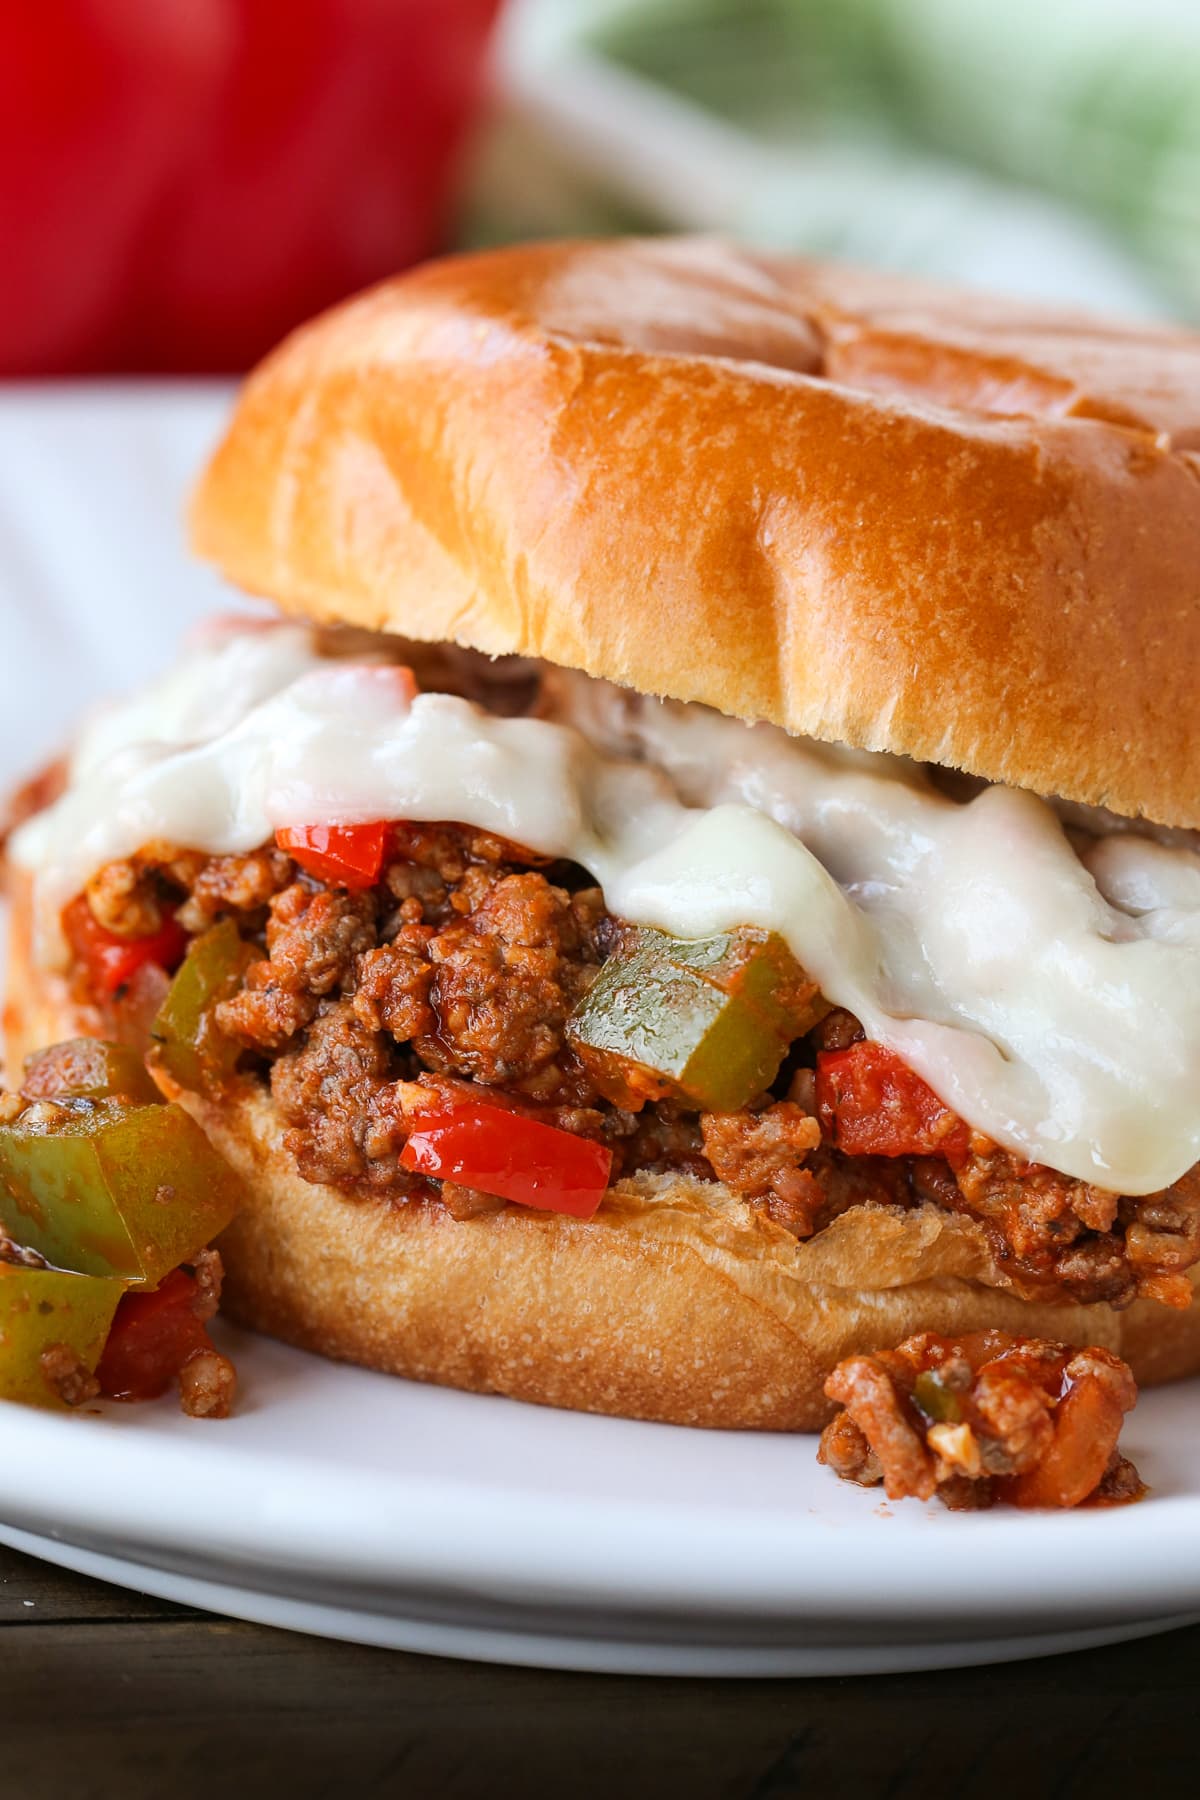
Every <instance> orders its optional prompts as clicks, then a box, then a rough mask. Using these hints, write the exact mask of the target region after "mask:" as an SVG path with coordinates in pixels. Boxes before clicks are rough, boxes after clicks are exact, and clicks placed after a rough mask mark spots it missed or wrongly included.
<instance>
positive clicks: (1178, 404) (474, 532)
mask: <svg viewBox="0 0 1200 1800" xmlns="http://www.w3.org/2000/svg"><path fill="white" fill-rule="evenodd" d="M193 518H194V534H195V543H196V547H197V548H198V550H199V551H200V553H201V554H202V555H204V556H206V557H209V558H211V559H212V560H213V561H214V562H215V563H217V564H218V565H219V566H220V568H221V569H222V570H223V571H224V573H225V574H226V575H227V576H228V577H229V578H230V579H231V580H232V581H234V582H236V583H238V584H239V585H241V586H242V587H244V588H247V589H250V590H252V591H254V592H257V593H262V594H266V595H269V596H270V597H271V598H272V599H274V600H276V601H277V602H278V603H279V604H280V605H281V606H283V607H284V608H285V609H287V610H289V611H293V612H300V613H307V614H309V615H311V616H312V617H313V618H316V619H321V620H344V621H347V622H349V623H353V624H357V625H365V626H370V627H374V628H379V629H383V630H388V631H394V632H400V633H403V634H404V635H406V636H408V637H412V638H420V639H428V640H441V639H448V640H452V641H454V642H456V643H459V644H465V645H469V646H471V647H473V648H475V649H479V650H483V651H487V652H489V653H492V654H498V653H506V652H518V653H523V654H531V655H536V656H541V657H545V658H548V659H549V660H550V661H552V662H556V663H560V664H563V665H566V666H568V667H572V668H579V669H584V670H586V671H587V672H588V673H589V674H593V675H600V676H605V677H607V678H609V679H610V680H613V681H617V682H621V683H623V684H625V685H627V686H630V687H633V688H636V689H638V690H640V691H642V692H644V693H653V694H665V695H671V696H673V697H675V698H677V699H680V700H700V701H705V702H707V703H708V704H710V705H712V706H715V707H718V708H720V709H721V710H722V711H724V712H727V713H732V714H735V715H738V716H740V717H743V718H748V719H749V718H764V719H770V720H772V721H773V722H774V723H775V724H777V725H782V726H784V727H786V728H787V729H788V730H790V731H793V732H798V733H804V734H807V735H810V736H813V737H817V738H824V739H827V740H835V741H841V742H845V743H850V744H854V745H857V746H859V747H863V748H867V749H872V750H890V751H896V752H900V753H903V754H906V755H909V756H913V757H916V758H919V759H921V760H923V761H932V762H938V763H943V764H948V765H951V766H954V767H958V768H961V769H965V770H968V771H970V772H971V773H972V774H975V775H979V776H984V777H986V778H988V779H990V780H993V781H1003V782H1008V783H1012V784H1015V785H1019V786H1025V787H1031V788H1033V789H1035V790H1037V791H1039V792H1041V793H1048V794H1051V793H1052V794H1059V795H1062V796H1065V797H1067V798H1069V799H1072V800H1076V801H1083V802H1087V803H1089V804H1093V805H1104V806H1108V807H1110V808H1112V809H1113V810H1115V811H1118V812H1122V813H1125V814H1128V815H1131V816H1140V815H1144V816H1146V817H1148V818H1150V819H1153V820H1156V821H1158V822H1160V823H1163V824H1168V825H1185V826H1198V825H1200V732H1197V731H1196V729H1195V724H1194V709H1195V692H1196V682H1197V674H1198V672H1200V336H1196V335H1190V334H1185V333H1182V332H1175V331H1168V330H1155V329H1150V328H1147V327H1145V326H1127V327H1122V326H1114V325H1110V324H1104V323H1099V322H1097V321H1095V320H1090V319H1088V318H1085V317H1082V316H1079V315H1077V314H1073V313H1064V312H1061V311H1054V310H1050V309H1047V308H1044V307H1035V306H1031V305H1029V304H1027V303H1023V302H1016V301H1001V300H993V299H985V298H982V297H980V296H977V295H971V294H967V293H964V292H961V291H956V290H951V289H944V288H940V287H934V286H930V285H927V284H924V283H920V284H919V283H915V282H911V281H903V280H900V279H898V278H897V277H895V276H883V275H870V274H866V273H862V272H856V271H852V270H848V269H842V268H836V267H830V266H825V265H821V264H817V263H807V262H797V261H784V260H781V259H778V258H772V257H767V256H762V255H751V254H749V253H748V252H744V251H738V250H735V249H732V248H728V247H725V246H723V245H720V244H716V243H711V242H707V241H696V240H687V239H684V240H676V241H671V240H647V241H644V242H639V241H636V240H634V241H625V242H606V243H574V244H570V243H568V244H541V245H535V246H532V247H528V248H521V249H513V250H503V251H495V252H491V253H489V254H486V255H479V256H471V257H463V258H459V259H454V260H450V261H446V262H442V263H438V264H433V265H430V266H428V267H426V268H423V269H421V270H418V271H417V272H416V273H414V274H410V275H405V276H403V277H401V278H400V279H399V280H395V281H392V282H389V283H386V284H385V285H383V286H382V287H379V288H376V289H374V290H373V291H371V292H369V293H367V294H364V295H363V296H362V297H361V298H359V299H357V300H354V301H351V302H350V303H349V304H347V305H345V306H342V307H340V308H338V309H337V310H335V311H334V312H331V313H329V314H327V315H326V316H325V317H324V318H322V319H319V320H317V321H316V322H315V323H314V324H312V325H310V326H308V327H307V328H305V329H303V330H301V331H299V332H298V333H297V334H296V335H295V336H293V337H292V338H290V339H289V340H288V341H287V342H286V343H285V344H284V345H283V346H282V348H281V349H280V350H278V351H277V352H276V353H275V354H274V355H273V356H272V357H270V358H269V359H268V360H267V361H266V362H265V363H264V364H263V366H262V367H261V368H260V369H259V370H258V371H257V373H256V374H254V375H253V376H252V377H251V379H250V381H249V382H248V383H247V385H246V388H245V390H244V393H243V396H242V399H241V402H240V404H239V406H238V408H237V410H236V413H235V415H234V419H233V423H232V425H231V427H230V430H229V433H228V436H227V437H226V439H225V442H224V443H223V445H222V446H221V448H220V449H219V450H218V452H217V454H216V456H215V458H214V460H213V462H212V465H211V467H210V468H209V470H208V472H207V474H206V476H205V477H204V480H203V482H202V483H201V486H200V489H199V492H198V494H197V496H196V501H195V510H194V515H193Z"/></svg>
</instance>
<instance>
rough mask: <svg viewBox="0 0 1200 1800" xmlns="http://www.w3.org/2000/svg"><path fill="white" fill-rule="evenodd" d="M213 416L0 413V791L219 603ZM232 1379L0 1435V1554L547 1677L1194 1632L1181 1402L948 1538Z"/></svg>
mask: <svg viewBox="0 0 1200 1800" xmlns="http://www.w3.org/2000/svg"><path fill="white" fill-rule="evenodd" d="M221 398H222V396H221V395H220V393H219V392H214V391H211V390H205V389H195V390H186V389H180V388H178V387H172V388H166V389H157V388H154V387H142V388H139V389H83V390H75V389H61V390H58V391H56V392H52V393H48V394H39V393H36V392H33V391H30V390H25V391H17V392H11V391H10V392H9V393H8V394H7V395H4V396H2V397H0V634H2V635H0V642H2V643H3V644H4V645H5V651H4V654H3V659H2V661H0V668H2V669H3V670H4V693H3V701H4V704H3V705H2V706H0V778H6V777H9V776H11V775H12V774H14V773H15V772H16V771H17V770H18V769H19V768H21V767H23V766H28V765H29V764H30V762H31V761H32V760H33V757H34V755H35V754H36V753H37V752H39V751H45V750H48V749H50V748H51V747H52V744H53V741H54V733H55V731H56V730H61V728H62V726H63V724H64V723H65V721H66V720H67V719H68V718H69V717H70V716H71V713H72V711H73V710H74V708H75V707H76V706H78V704H79V703H80V702H81V700H82V699H83V698H85V697H86V696H88V695H90V694H95V693H98V692H99V691H101V689H102V688H103V687H104V686H105V685H113V684H114V683H117V682H119V681H120V680H121V678H122V677H126V676H131V675H140V674H142V673H144V672H146V671H147V670H149V669H150V668H153V667H154V666H155V664H156V663H157V662H160V661H161V660H163V659H164V658H165V656H166V655H167V654H168V653H169V647H170V645H171V643H172V641H173V640H174V639H175V638H176V637H177V636H178V635H179V633H180V631H181V629H182V627H183V625H184V624H185V623H187V622H190V620H191V619H193V618H194V617H195V616H196V615H197V614H198V612H199V611H200V610H202V609H203V608H204V607H206V606H208V605H211V604H212V602H213V600H214V598H215V597H216V596H217V594H218V593H219V590H218V589H217V587H216V584H215V583H213V582H212V581H211V579H210V578H208V577H206V576H204V575H203V574H202V573H199V572H197V571H195V570H194V569H191V568H190V567H189V565H188V564H187V563H186V562H185V560H184V558H183V555H182V551H181V549H178V548H177V547H176V546H177V543H181V534H180V535H179V537H178V539H177V538H176V536H175V526H174V525H173V523H172V521H173V520H174V518H175V517H176V516H177V508H178V504H179V499H180V495H181V491H182V487H183V484H184V478H185V475H186V472H187V470H188V468H189V467H190V466H191V465H192V463H193V462H194V461H195V459H196V458H197V456H198V455H199V454H200V452H201V449H202V447H203V445H204V444H205V443H206V442H207V441H208V439H209V438H210V437H211V436H212V433H213V431H214V429H215V427H216V423H217V420H218V418H219V412H220V405H221ZM231 1335H232V1334H231ZM236 1354H237V1358H238V1362H239V1366H240V1368H241V1370H242V1374H243V1378H244V1382H245V1399H244V1401H243V1404H242V1406H241V1409H240V1411H239V1413H238V1416H237V1417H236V1418H234V1419H232V1420H230V1421H228V1422H226V1423H221V1424H217V1423H206V1422H203V1421H194V1420H189V1419H185V1418H183V1417H181V1416H180V1415H179V1414H177V1413H176V1412H174V1411H173V1410H172V1408H171V1407H170V1406H169V1405H166V1404H163V1405H158V1406H148V1407H134V1408H123V1407H119V1406H110V1407H107V1408H103V1409H98V1410H97V1411H96V1412H95V1413H93V1414H85V1415H82V1416H80V1415H73V1416H60V1415H56V1414H50V1413H40V1412H35V1411H27V1410H23V1409H21V1408H17V1407H11V1406H0V1521H3V1524H2V1525H0V1537H3V1538H4V1539H5V1540H6V1541H7V1542H9V1543H12V1544H15V1545H18V1546H20V1547H22V1548H27V1549H32V1550H35V1551H36V1552H37V1553H38V1554H40V1555H44V1556H48V1557H51V1558H52V1559H53V1560H55V1561H58V1562H61V1563H63V1564H65V1565H67V1566H69V1567H73V1568H78V1569H82V1570H84V1571H86V1572H89V1573H94V1574H99V1575H103V1576H106V1577H107V1578H109V1579H111V1580H116V1581H121V1582H125V1583H127V1584H129V1585H131V1586H135V1587H141V1588H145V1589H147V1590H148V1591H150V1592H153V1593H159V1594H163V1595H166V1596H168V1597H172V1598H177V1599H182V1600H187V1601H190V1602H193V1603H196V1604H199V1605H202V1606H212V1607H216V1608H219V1609H220V1610H222V1611H226V1612H230V1613H234V1614H237V1615H239V1616H241V1617H244V1618H250V1619H259V1620H262V1621H265V1622H267V1623H273V1624H280V1625H287V1626H293V1627H298V1628H300V1629H304V1630H311V1631H320V1632H327V1633H330V1634H332V1635H335V1636H343V1637H350V1638H356V1639H360V1640H362V1641H364V1642H368V1643H381V1644H394V1645H400V1646H404V1647H406V1648H409V1649H416V1650H429V1651H436V1652H440V1653H443V1654H447V1655H456V1656H472V1657H489V1658H496V1659H500V1660H504V1661H511V1662H527V1663H535V1664H543V1665H548V1666H556V1667H564V1668H580V1669H621V1670H645V1671H648V1672H655V1673H673V1674H678V1673H685V1674H686V1673H697V1674H699V1673H704V1674H740V1675H752V1674H778V1675H786V1674H801V1675H802V1674H811V1673H820V1674H836V1673H870V1672H878V1671H885V1670H891V1669H914V1668H935V1667H941V1666H947V1665H951V1664H956V1663H968V1662H986V1661H992V1660H997V1659H1000V1658H1007V1657H1016V1656H1027V1655H1036V1654H1044V1653H1047V1652H1050V1651H1055V1650H1064V1649H1072V1648H1079V1647H1082V1646H1084V1645H1087V1644H1093V1643H1100V1642H1108V1641H1111V1640H1114V1639H1117V1638H1121V1637H1128V1636H1132V1635H1136V1634H1137V1633H1139V1632H1145V1631H1152V1630H1159V1629H1163V1628H1165V1627H1166V1626H1168V1625H1173V1624H1179V1623H1183V1622H1184V1621H1185V1620H1187V1619H1189V1618H1195V1617H1200V1434H1197V1433H1196V1431H1195V1429H1194V1419H1195V1416H1196V1405H1197V1400H1198V1398H1200V1388H1198V1385H1197V1384H1195V1383H1191V1384H1188V1385H1186V1386H1182V1387H1177V1388H1174V1389H1168V1390H1166V1391H1163V1392H1161V1393H1155V1394H1150V1395H1148V1396H1146V1397H1145V1398H1144V1399H1143V1401H1142V1403H1141V1405H1140V1406H1139V1408H1138V1411H1137V1413H1136V1414H1135V1416H1134V1419H1133V1421H1132V1424H1131V1426H1130V1429H1129V1431H1128V1439H1129V1450H1130V1454H1131V1455H1133V1456H1134V1458H1135V1460H1136V1461H1137V1463H1138V1465H1139V1467H1140V1468H1141V1469H1142V1472H1143V1474H1144V1475H1145V1477H1146V1479H1147V1480H1148V1481H1149V1482H1150V1484H1151V1486H1152V1489H1153V1493H1152V1495H1151V1497H1150V1498H1149V1499H1148V1500H1147V1501H1145V1502H1144V1503H1143V1504H1141V1505H1139V1506H1135V1507H1130V1508H1124V1509H1117V1510H1115V1511H1109V1512H1096V1513H1082V1514H1075V1515H1070V1516H1067V1517H1054V1516H1043V1515H1031V1514H1024V1515H1020V1514H1012V1513H1004V1512H995V1513H991V1514H983V1515H968V1516H958V1517H956V1516H953V1515H951V1514H948V1513H946V1512H944V1511H943V1510H942V1509H940V1508H938V1507H929V1508H926V1507H923V1506H920V1505H917V1504H915V1503H913V1502H905V1503H903V1504H901V1505H898V1506H895V1507H889V1506H887V1505H884V1504H881V1503H880V1500H879V1498H878V1496H876V1495H874V1494H870V1493H864V1492H861V1491H859V1490H856V1489H853V1488H848V1487H845V1486H843V1485H841V1484H840V1483H838V1482H836V1481H835V1480H833V1478H832V1477H831V1476H829V1475H828V1474H827V1473H826V1472H825V1471H824V1470H822V1469H819V1468H818V1467H817V1465H816V1463H815V1461H814V1457H813V1451H814V1448H815V1445H814V1440H813V1439H811V1438H786V1437H770V1436H765V1435H764V1436H757V1435H749V1434H740V1435H732V1434H725V1433H705V1432H691V1431H680V1430H672V1429H670V1428H667V1427H663V1426H651V1425H638V1424H633V1423H629V1422H625V1421H620V1420H610V1419H592V1418H585V1417H580V1416H576V1415H572V1414H567V1413H552V1412H544V1411H540V1410H538V1409H536V1408H532V1407H525V1406H519V1405H516V1404H515V1403H513V1402H509V1401H504V1400H496V1399H481V1398H478V1397H475V1396H472V1395H465V1394H453V1393H445V1392H442V1391H440V1390H438V1389H434V1388H422V1387H418V1386H414V1385H411V1384H408V1383H405V1382H399V1381H391V1380H388V1379H386V1378H384V1377H382V1376H375V1375H370V1374H366V1373H364V1372H363V1371H360V1370H354V1369H345V1368H338V1367H334V1366H333V1365H331V1364H328V1363H323V1362H320V1361H318V1360H316V1359H313V1358H308V1357H305V1356H302V1355H300V1354H298V1353H297V1352H294V1351H290V1350H286V1349H284V1348H282V1347H281V1346H279V1345H275V1344H271V1343H268V1342H266V1341H264V1340H256V1339H245V1340H238V1341H237V1344H236Z"/></svg>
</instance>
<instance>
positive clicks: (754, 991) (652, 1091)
mask: <svg viewBox="0 0 1200 1800" xmlns="http://www.w3.org/2000/svg"><path fill="white" fill-rule="evenodd" d="M823 1010H825V1007H824V1002H823V1001H821V999H820V996H819V994H818V993H817V989H816V987H815V986H814V984H813V983H812V982H811V981H809V980H808V979H807V978H806V976H805V975H804V973H803V971H802V970H801V968H800V966H799V964H798V963H797V962H796V960H795V958H794V957H793V956H792V953H791V951H790V950H789V949H788V947H787V945H786V943H785V942H784V941H783V939H782V938H781V937H780V936H779V935H778V933H777V932H771V931H762V930H759V929H758V928H756V927H750V926H745V927H739V928H738V929H736V930H734V931H727V932H721V933H719V934H718V935H717V936H715V937H711V938H700V939H683V938H672V937H670V936H668V934H667V933H666V932H662V931H654V930H650V929H646V928H643V929H640V930H638V931H636V932H633V933H632V934H630V936H629V938H628V939H627V941H626V944H625V946H624V948H623V950H621V951H618V952H617V953H615V954H614V955H613V956H610V957H609V959H608V961H607V962H606V963H605V964H604V967H603V968H602V969H601V971H600V974H599V975H598V976H597V978H596V980H595V981H594V982H593V984H592V986H591V988H590V989H589V990H588V992H587V994H586V995H585V997H584V999H583V1001H582V1002H581V1003H580V1005H579V1006H578V1007H577V1008H576V1010H575V1012H574V1013H573V1014H572V1016H571V1018H570V1019H569V1020H568V1022H567V1038H568V1041H569V1042H570V1044H571V1046H572V1048H573V1049H574V1051H575V1053H576V1055H577V1056H578V1057H579V1059H580V1061H581V1062H582V1063H583V1064H584V1066H585V1067H586V1069H587V1070H588V1072H589V1074H590V1075H591V1077H592V1079H593V1081H594V1082H595V1084H596V1086H597V1087H598V1088H599V1089H600V1090H601V1092H602V1093H605V1094H606V1095H607V1096H608V1097H609V1098H610V1099H612V1100H614V1101H615V1102H616V1103H617V1104H618V1105H639V1104H640V1103H641V1102H642V1101H643V1100H647V1099H661V1098H663V1097H664V1096H666V1095H674V1096H676V1097H677V1098H679V1099H682V1100H684V1101H686V1102H688V1103H689V1104H691V1105H693V1106H698V1107H701V1108H703V1109H704V1110H706V1111H712V1112H736V1111H737V1110H738V1108H739V1107H742V1106H745V1104H746V1103H747V1101H749V1100H751V1099H753V1098H754V1096H755V1095H756V1094H759V1093H761V1092H762V1091H763V1089H764V1088H766V1087H769V1086H770V1084H771V1082H772V1081H773V1080H774V1078H775V1075H776V1073H777V1072H778V1069H779V1065H780V1063H781V1062H782V1060H783V1057H784V1054H785V1052H786V1051H787V1048H788V1045H789V1044H790V1043H791V1042H792V1041H793V1039H794V1038H797V1037H799V1036H801V1035H802V1034H803V1033H804V1032H805V1031H808V1030H809V1029H811V1027H812V1025H813V1024H815V1022H816V1020H817V1019H818V1018H819V1017H820V1016H821V1013H822V1011H823Z"/></svg>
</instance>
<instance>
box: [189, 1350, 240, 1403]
mask: <svg viewBox="0 0 1200 1800" xmlns="http://www.w3.org/2000/svg"><path fill="white" fill-rule="evenodd" d="M236 1394H237V1370H236V1369H235V1368H234V1366H233V1364H232V1363H231V1362H230V1360H229V1358H228V1357H227V1356H222V1355H221V1352H220V1351H219V1350H211V1349H209V1350H193V1351H192V1354H191V1355H190V1356H189V1357H188V1359H187V1361H186V1362H185V1363H184V1365H183V1367H182V1369H180V1371H179V1404H180V1406H181V1407H182V1409H183V1411H184V1412H185V1413H186V1414H187V1416H188V1418H189V1419H227V1418H228V1417H229V1414H230V1412H231V1411H232V1410H233V1402H234V1397H235V1396H236Z"/></svg>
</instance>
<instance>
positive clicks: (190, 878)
mask: <svg viewBox="0 0 1200 1800" xmlns="http://www.w3.org/2000/svg"><path fill="white" fill-rule="evenodd" d="M206 861H207V858H206V857H205V856H204V855H203V854H202V853H201V852H200V851H198V850H183V849H180V848H179V847H178V846H177V845H175V844H163V843H151V844H147V845H145V846H144V848H143V849H141V850H139V851H138V853H137V855H136V856H130V857H123V858H121V859H120V860H119V861H116V862H110V863H105V865H104V867H103V868H102V869H99V870H97V872H96V874H95V875H93V877H92V879H91V880H90V881H89V882H88V884H87V887H86V888H85V890H84V891H85V893H86V895H87V902H88V905H89V907H90V908H91V912H92V917H93V918H94V919H95V920H96V922H97V923H98V924H100V925H103V927H104V929H105V931H111V932H112V934H113V936H114V937H120V938H138V937H149V936H150V935H151V934H152V933H153V932H155V931H157V930H158V929H159V927H160V925H161V924H162V921H163V906H164V904H165V903H166V902H167V901H168V900H171V899H174V898H177V897H178V895H179V894H180V893H181V892H186V891H187V890H188V889H189V888H190V887H191V886H192V884H193V883H194V882H195V881H196V880H197V879H198V877H199V874H200V871H201V870H202V869H203V867H204V864H205V862H206Z"/></svg>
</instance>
